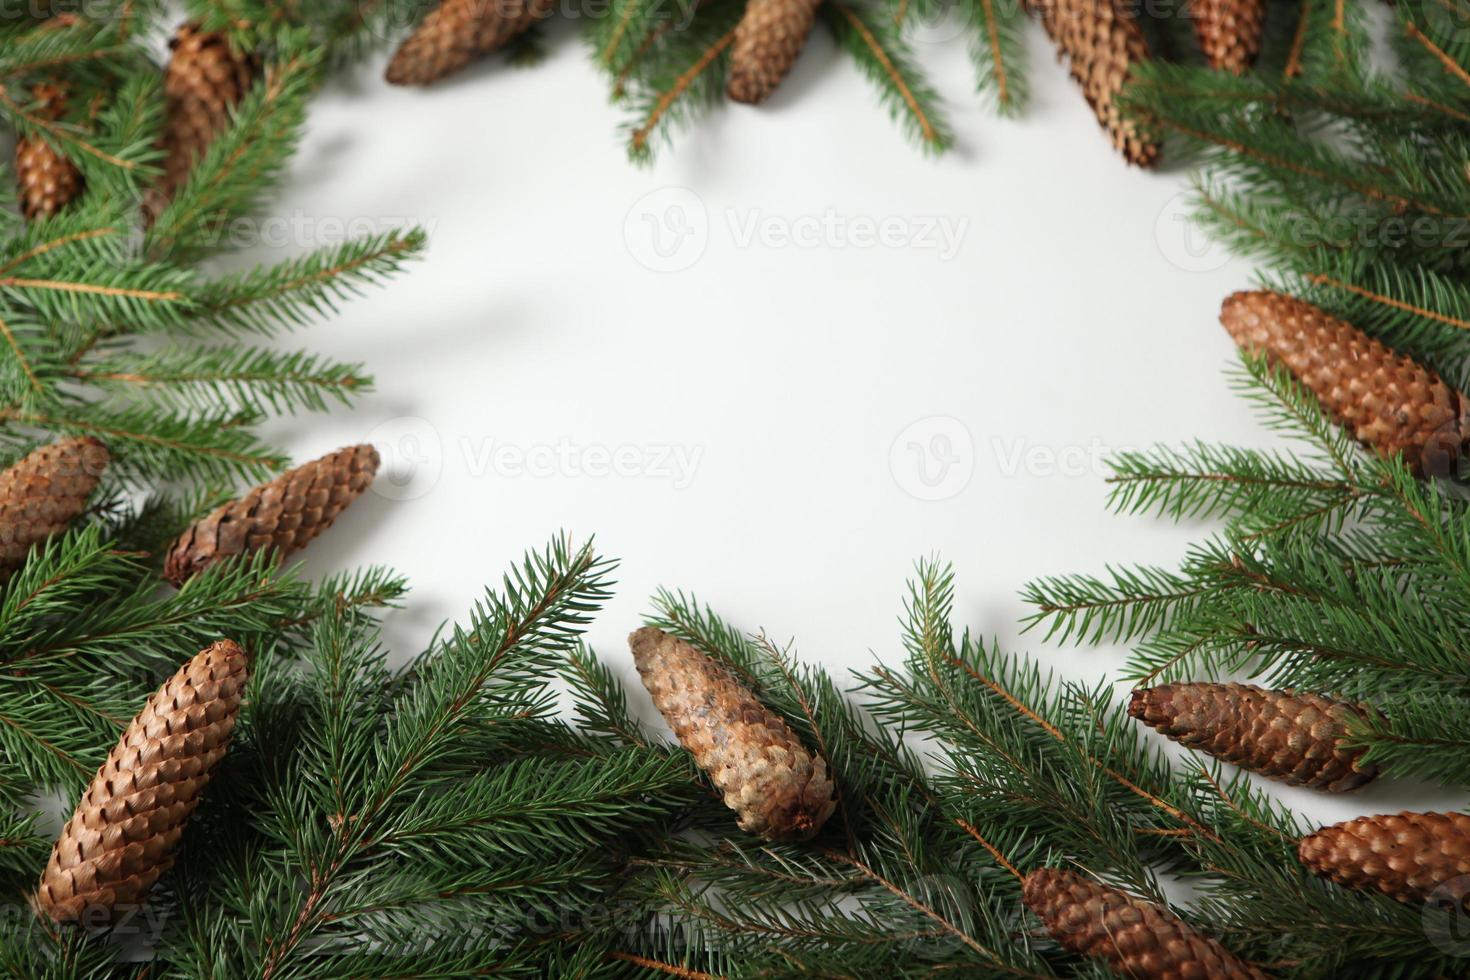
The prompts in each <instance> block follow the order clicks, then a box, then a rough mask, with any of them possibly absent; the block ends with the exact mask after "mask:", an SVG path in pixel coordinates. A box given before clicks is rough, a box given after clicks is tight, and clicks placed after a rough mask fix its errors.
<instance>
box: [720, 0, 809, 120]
mask: <svg viewBox="0 0 1470 980" xmlns="http://www.w3.org/2000/svg"><path fill="white" fill-rule="evenodd" d="M821 2H822V0H749V2H748V3H747V4H746V5H745V14H744V16H742V17H741V18H740V23H739V24H738V25H737V26H736V28H735V43H734V45H733V47H732V48H731V52H730V79H729V82H728V83H727V84H726V86H725V91H726V94H728V95H729V96H730V98H732V99H734V100H735V101H736V102H745V103H748V104H750V105H756V104H758V103H761V102H764V101H765V100H766V99H767V98H769V97H770V94H771V93H772V92H774V91H776V86H777V85H780V84H781V79H783V78H785V77H786V73H787V72H789V71H791V66H792V65H794V64H796V58H797V56H798V55H800V54H801V49H802V48H804V47H805V46H806V39H807V35H809V34H810V33H811V32H812V25H813V24H815V23H816V20H817V7H819V6H821Z"/></svg>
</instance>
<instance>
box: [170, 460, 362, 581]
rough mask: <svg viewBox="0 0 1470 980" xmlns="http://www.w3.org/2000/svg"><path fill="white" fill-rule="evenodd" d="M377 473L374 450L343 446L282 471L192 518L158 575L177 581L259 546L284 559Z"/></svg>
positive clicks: (326, 525) (327, 524)
mask: <svg viewBox="0 0 1470 980" xmlns="http://www.w3.org/2000/svg"><path fill="white" fill-rule="evenodd" d="M377 472H378V451H377V450H376V449H374V448H373V447H372V446H348V447H347V448H346V449H339V450H337V451H336V452H335V453H328V454H327V455H325V456H323V457H322V458H321V459H318V460H314V461H312V462H310V463H306V464H305V465H303V466H298V467H296V469H294V470H289V471H287V472H285V473H282V474H281V475H280V476H278V477H276V478H275V479H274V480H272V481H270V482H269V483H263V484H261V485H260V486H258V487H255V488H254V489H253V490H251V491H250V492H249V493H247V494H245V496H243V497H241V498H240V499H238V500H232V501H230V502H229V503H227V504H225V505H224V506H222V507H220V508H218V509H217V510H215V511H214V513H212V514H210V515H209V516H207V517H203V518H200V519H199V520H198V521H195V522H194V524H193V525H192V526H191V527H190V528H189V529H188V530H187V531H185V532H184V533H183V534H181V535H179V537H178V539H177V540H176V541H174V543H173V546H172V547H170V548H169V551H168V558H167V559H166V560H165V561H164V566H163V577H164V578H166V579H168V580H169V581H170V582H172V583H173V584H174V585H176V586H183V584H184V583H185V582H186V581H188V580H189V579H190V578H192V577H193V576H195V575H197V574H198V573H199V572H202V571H203V570H204V569H206V568H208V567H209V566H210V565H212V564H214V563H215V562H217V561H219V560H220V559H222V558H228V557H230V556H233V555H239V554H243V553H245V552H247V551H259V550H261V549H264V548H274V549H275V550H276V555H277V557H278V558H285V557H286V556H287V555H290V554H291V553H292V552H295V551H298V550H299V549H301V548H304V547H306V546H307V544H309V543H310V542H311V540H312V539H313V538H315V537H316V536H317V535H318V534H321V533H322V532H323V531H325V530H326V529H327V528H329V527H331V526H332V522H333V521H335V520H336V519H337V515H339V514H341V513H342V511H344V510H346V509H347V505H348V504H350V503H352V502H353V501H354V500H356V499H357V498H358V497H360V496H361V495H362V492H363V491H364V490H366V489H367V488H368V485H369V484H370V483H372V482H373V476H374V475H375V474H376V473H377Z"/></svg>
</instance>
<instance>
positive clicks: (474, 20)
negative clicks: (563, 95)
mask: <svg viewBox="0 0 1470 980" xmlns="http://www.w3.org/2000/svg"><path fill="white" fill-rule="evenodd" d="M554 2H555V0H443V2H442V3H440V4H439V6H437V7H435V8H434V9H433V10H431V11H429V13H428V15H427V16H426V17H425V18H424V19H423V20H422V21H421V22H420V23H419V26H418V27H417V28H415V29H414V32H413V33H412V34H410V35H409V36H408V39H407V40H405V41H404V42H403V44H401V45H400V46H399V48H398V50H397V51H395V52H394V53H393V60H392V61H390V62H388V71H387V73H386V78H387V80H388V82H389V84H391V85H428V84H429V83H431V82H436V81H438V80H439V79H441V78H443V77H444V76H446V75H451V74H453V73H454V72H457V71H459V70H460V69H461V68H463V67H464V66H465V65H467V64H469V63H470V62H471V61H474V60H475V59H476V58H478V57H479V56H480V55H482V54H488V53H489V52H491V51H494V50H496V49H497V48H500V47H502V46H504V45H505V43H506V42H508V41H509V40H510V39H511V38H513V37H515V36H516V35H517V34H521V33H523V32H524V31H527V30H529V29H530V27H531V25H533V24H535V23H536V21H538V20H541V19H542V18H543V17H545V16H547V15H548V14H550V13H551V11H552V9H553V6H554Z"/></svg>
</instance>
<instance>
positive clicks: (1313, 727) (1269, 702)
mask: <svg viewBox="0 0 1470 980" xmlns="http://www.w3.org/2000/svg"><path fill="white" fill-rule="evenodd" d="M1368 711H1369V709H1368V708H1366V707H1365V706H1363V705H1358V704H1352V703H1350V702H1347V701H1338V700H1334V699H1332V698H1326V697H1322V696H1321V695H1316V694H1298V693H1295V692H1292V691H1270V690H1266V689H1264V688H1260V687H1256V686H1255V685H1251V684H1203V683H1200V684H1164V685H1161V686H1158V687H1151V688H1141V689H1139V690H1136V691H1134V692H1133V698H1132V701H1131V703H1130V704H1129V706H1128V713H1129V715H1131V716H1132V717H1134V718H1136V719H1138V720H1139V721H1141V722H1143V723H1144V724H1146V725H1149V726H1150V727H1152V728H1155V729H1157V730H1158V731H1160V732H1162V733H1163V734H1164V735H1167V736H1168V737H1169V738H1172V739H1174V740H1175V741H1177V742H1179V743H1180V744H1181V745H1186V746H1188V747H1189V748H1192V749H1198V750H1199V751H1201V752H1206V753H1208V754H1210V755H1212V756H1214V757H1215V758H1217V759H1221V760H1222V761H1225V762H1228V763H1230V764H1232V765H1236V766H1240V767H1241V768H1242V769H1249V770H1251V771H1252V772H1258V773H1260V774H1261V775H1263V776H1267V777H1269V778H1271V779H1278V780H1281V781H1282V782H1285V783H1288V784H1290V785H1293V786H1309V787H1311V788H1312V789H1318V790H1325V791H1327V792H1331V793H1342V792H1347V791H1348V790H1353V789H1357V788H1358V787H1359V786H1362V785H1364V784H1365V783H1368V782H1370V781H1371V780H1373V779H1374V777H1376V776H1377V774H1378V770H1377V767H1376V766H1374V765H1372V764H1371V763H1365V762H1363V761H1362V757H1363V755H1364V754H1365V752H1366V750H1365V749H1353V748H1349V747H1347V746H1346V745H1345V744H1344V740H1345V739H1346V737H1347V735H1348V725H1349V723H1350V722H1351V721H1352V720H1354V719H1356V718H1364V717H1367V714H1368Z"/></svg>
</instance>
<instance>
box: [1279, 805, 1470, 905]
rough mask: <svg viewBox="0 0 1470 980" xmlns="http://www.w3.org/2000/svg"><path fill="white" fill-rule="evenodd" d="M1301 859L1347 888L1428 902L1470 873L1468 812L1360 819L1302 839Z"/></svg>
mask: <svg viewBox="0 0 1470 980" xmlns="http://www.w3.org/2000/svg"><path fill="white" fill-rule="evenodd" d="M1297 858H1298V859H1299V860H1300V861H1301V863H1302V864H1303V865H1304V866H1305V867H1306V868H1307V869H1308V870H1310V871H1311V872H1312V873H1313V874H1316V875H1319V876H1320V877H1323V878H1326V879H1328V880H1330V881H1333V882H1335V883H1336V884H1338V885H1341V886H1342V887H1344V888H1353V889H1357V890H1360V891H1377V892H1381V893H1382V894H1384V895H1387V896H1389V897H1390V898H1393V899H1396V900H1397V901H1400V902H1407V903H1419V902H1426V901H1429V900H1430V899H1431V898H1433V897H1435V892H1436V890H1437V889H1439V887H1440V886H1442V885H1446V884H1449V883H1450V882H1452V881H1453V880H1454V879H1456V878H1460V877H1463V876H1466V875H1470V815H1467V814H1464V813H1410V812H1404V813H1398V814H1385V815H1382V816H1372V817H1359V818H1357V819H1355V820H1347V821H1344V822H1343V823H1339V824H1334V825H1332V826H1330V827H1323V828H1322V829H1321V830H1319V831H1317V832H1316V833H1313V834H1308V835H1307V836H1306V837H1303V838H1302V839H1301V842H1300V843H1299V844H1298V845H1297ZM1453 897H1454V898H1455V899H1457V900H1458V898H1459V895H1455V896H1453Z"/></svg>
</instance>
